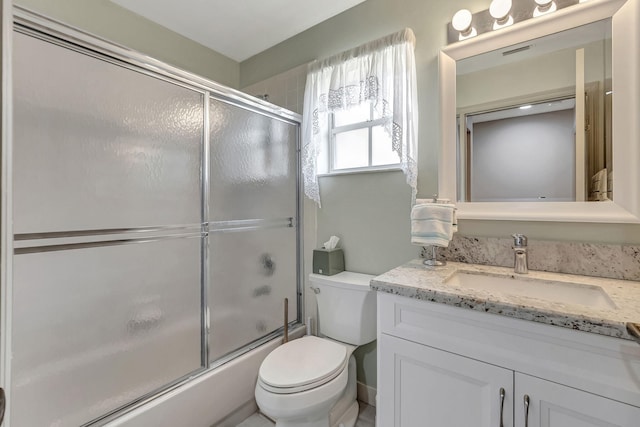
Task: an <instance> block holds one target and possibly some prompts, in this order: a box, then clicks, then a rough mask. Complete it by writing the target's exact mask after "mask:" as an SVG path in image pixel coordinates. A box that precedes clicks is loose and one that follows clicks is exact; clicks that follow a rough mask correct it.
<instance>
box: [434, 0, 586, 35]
mask: <svg viewBox="0 0 640 427" xmlns="http://www.w3.org/2000/svg"><path fill="white" fill-rule="evenodd" d="M585 1H586V0H492V2H491V4H490V7H489V9H487V10H483V11H481V12H477V13H473V14H471V12H469V11H468V10H466V9H463V10H460V11H458V12H457V13H456V14H455V15H454V17H453V19H452V21H451V22H450V23H449V24H448V25H447V42H448V44H451V43H457V42H459V41H463V40H465V39H469V38H471V37H474V36H476V35H478V34H482V33H487V32H490V31H494V30H499V29H501V28H505V27H508V26H510V25H512V24H515V23H518V22H522V21H526V20H527V19H531V18H536V17H538V16H543V15H546V14H549V13H553V12H555V11H556V10H560V9H564V8H565V7H569V6H573V5H576V4H580V3H584V2H585ZM461 12H462V13H461ZM469 14H470V15H471V19H470V20H469ZM461 18H464V19H461ZM461 21H464V25H461ZM462 27H464V28H462Z"/></svg>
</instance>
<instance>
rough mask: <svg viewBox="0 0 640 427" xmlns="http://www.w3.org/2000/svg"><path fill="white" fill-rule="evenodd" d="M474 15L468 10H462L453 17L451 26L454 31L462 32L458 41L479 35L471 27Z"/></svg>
mask: <svg viewBox="0 0 640 427" xmlns="http://www.w3.org/2000/svg"><path fill="white" fill-rule="evenodd" d="M472 20H473V15H472V14H471V12H470V11H469V10H467V9H460V10H459V11H457V12H456V14H455V15H453V19H452V20H451V26H452V27H453V29H454V30H456V31H458V32H460V35H459V37H458V40H464V39H468V38H471V37H475V36H477V35H478V32H477V31H476V29H475V28H473V27H472V26H471V21H472Z"/></svg>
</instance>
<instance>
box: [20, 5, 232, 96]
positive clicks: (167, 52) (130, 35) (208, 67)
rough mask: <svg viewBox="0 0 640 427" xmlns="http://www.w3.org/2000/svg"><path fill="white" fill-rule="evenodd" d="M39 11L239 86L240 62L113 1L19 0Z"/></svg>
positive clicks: (108, 38)
mask: <svg viewBox="0 0 640 427" xmlns="http://www.w3.org/2000/svg"><path fill="white" fill-rule="evenodd" d="M14 4H16V5H18V6H23V7H25V8H27V9H30V10H32V11H34V12H37V13H39V14H42V15H45V16H47V17H50V18H53V19H56V20H58V21H61V22H63V23H65V24H68V25H70V26H73V27H76V28H78V29H81V30H84V31H86V32H89V33H93V34H95V35H97V36H99V37H102V38H104V39H107V40H110V41H112V42H115V43H117V44H120V45H123V46H126V47H129V48H131V49H133V50H136V51H138V52H141V53H144V54H146V55H149V56H151V57H153V58H156V59H159V60H161V61H164V62H166V63H168V64H171V65H174V66H176V67H178V68H181V69H183V70H186V71H190V72H192V73H195V74H198V75H200V76H202V77H206V78H208V79H210V80H214V81H216V82H218V83H222V84H224V85H226V86H229V87H232V88H234V89H237V88H238V87H239V81H240V64H239V63H238V62H236V61H234V60H233V59H231V58H228V57H226V56H224V55H222V54H220V53H218V52H215V51H213V50H211V49H209V48H207V47H205V46H203V45H201V44H198V43H196V42H194V41H192V40H189V39H187V38H186V37H183V36H181V35H179V34H177V33H174V32H173V31H170V30H168V29H167V28H165V27H162V26H160V25H158V24H155V23H153V22H151V21H149V20H148V19H145V18H143V17H141V16H140V15H136V14H134V13H133V12H130V11H129V10H127V9H124V8H122V7H120V6H118V5H116V4H115V3H112V2H110V1H109V0H16V1H14Z"/></svg>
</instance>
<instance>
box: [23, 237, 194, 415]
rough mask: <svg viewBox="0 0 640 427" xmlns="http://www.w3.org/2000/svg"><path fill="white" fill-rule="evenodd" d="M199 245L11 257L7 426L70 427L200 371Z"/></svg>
mask: <svg viewBox="0 0 640 427" xmlns="http://www.w3.org/2000/svg"><path fill="white" fill-rule="evenodd" d="M200 251H201V239H200V238H197V237H196V238H176V239H166V240H159V241H155V242H147V243H136V244H126V245H115V246H103V247H93V248H83V249H72V250H62V251H53V252H38V253H26V254H20V252H18V254H17V255H16V256H15V257H14V296H13V359H12V368H13V374H12V398H11V405H12V420H11V421H12V425H14V426H54V425H55V426H77V425H82V424H84V423H86V422H89V421H91V420H93V419H95V418H96V417H99V416H102V415H104V414H106V413H108V412H110V411H112V410H114V409H116V408H118V407H120V406H122V405H125V404H127V403H130V402H131V401H132V400H134V399H136V398H139V397H141V396H143V395H145V394H146V393H150V392H152V391H154V390H156V389H158V388H160V387H163V386H165V385H166V384H168V383H171V382H172V381H175V380H178V379H180V378H182V377H184V376H185V375H187V374H189V373H192V372H194V371H196V370H199V369H201V365H202V360H201V348H202V345H201V341H202V335H201V331H202V329H201V324H202V317H201V316H202V314H201V313H202V309H201V287H200Z"/></svg>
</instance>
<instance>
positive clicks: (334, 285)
mask: <svg viewBox="0 0 640 427" xmlns="http://www.w3.org/2000/svg"><path fill="white" fill-rule="evenodd" d="M373 277H374V276H371V275H369V274H360V273H352V272H350V271H343V272H342V273H338V274H335V275H333V276H323V275H320V274H310V275H309V281H310V282H311V289H312V290H313V291H314V292H315V295H316V300H317V302H318V332H319V333H320V334H321V335H324V336H326V337H329V338H333V339H335V340H338V341H342V342H344V343H348V344H353V345H362V344H366V343H369V342H371V341H373V340H375V339H376V294H375V291H372V290H371V288H369V281H370V280H371V279H372V278H373Z"/></svg>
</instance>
